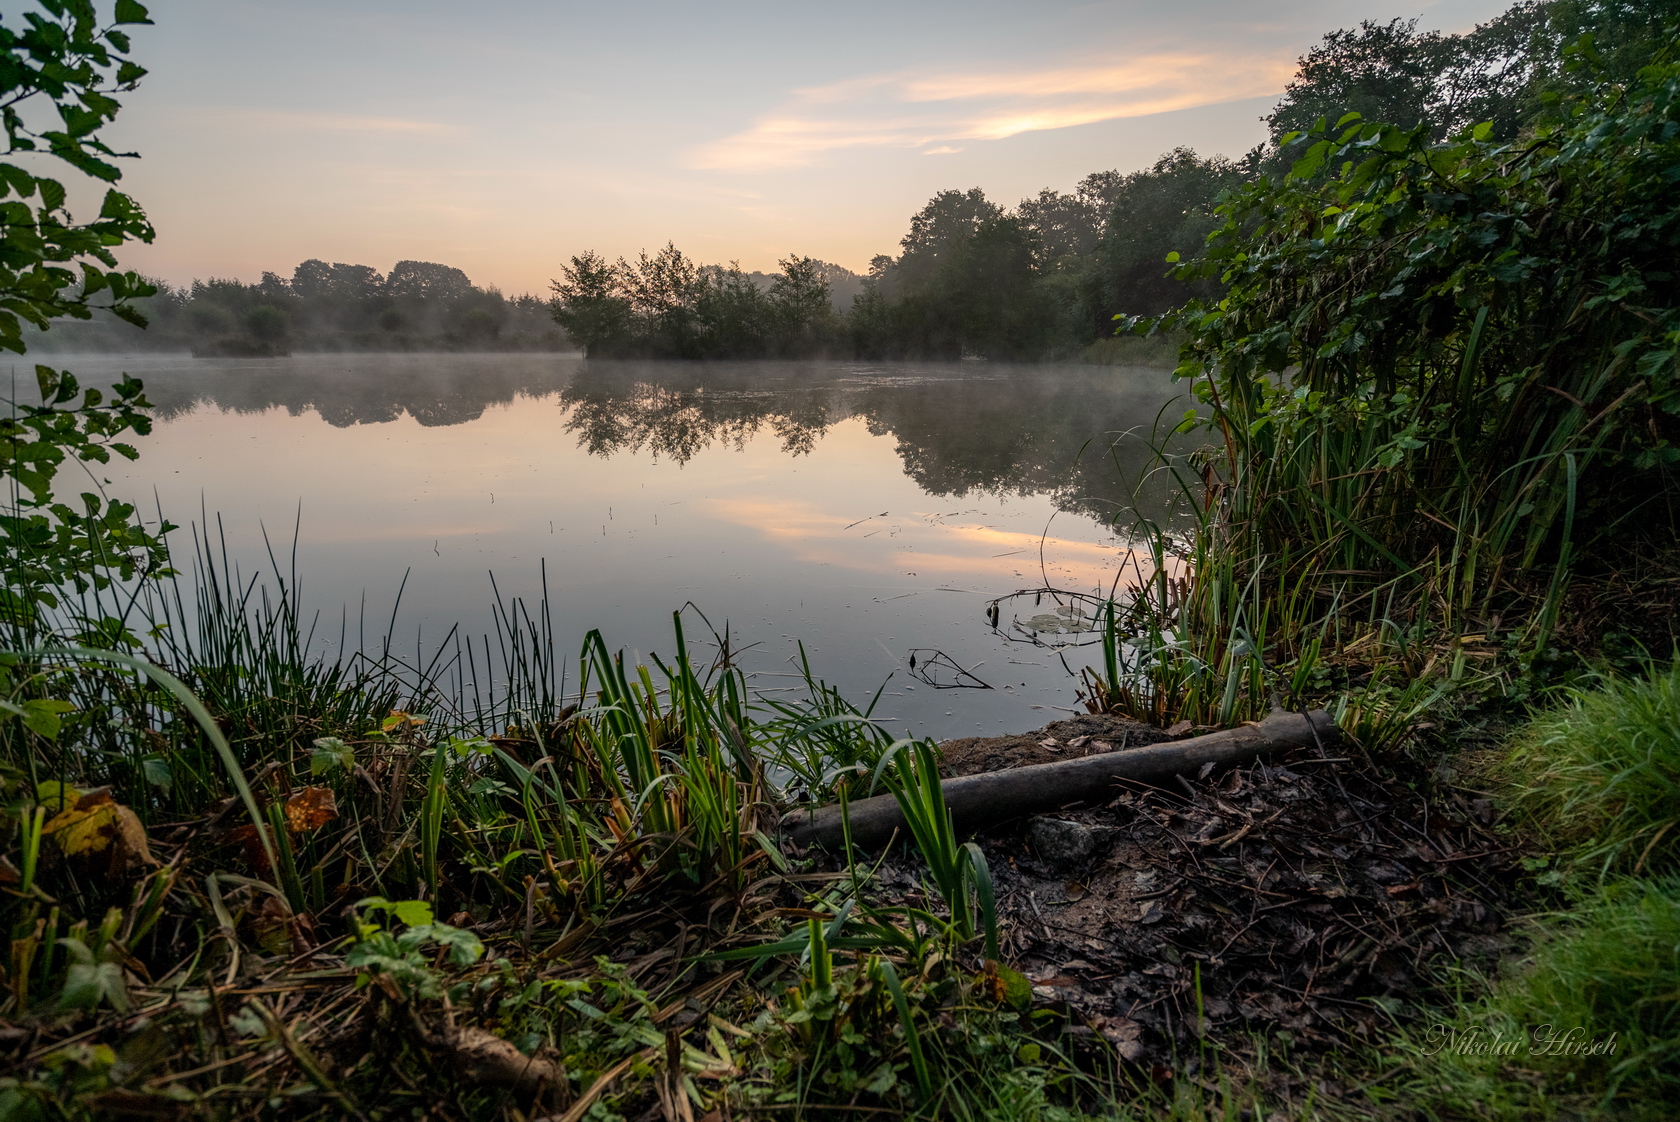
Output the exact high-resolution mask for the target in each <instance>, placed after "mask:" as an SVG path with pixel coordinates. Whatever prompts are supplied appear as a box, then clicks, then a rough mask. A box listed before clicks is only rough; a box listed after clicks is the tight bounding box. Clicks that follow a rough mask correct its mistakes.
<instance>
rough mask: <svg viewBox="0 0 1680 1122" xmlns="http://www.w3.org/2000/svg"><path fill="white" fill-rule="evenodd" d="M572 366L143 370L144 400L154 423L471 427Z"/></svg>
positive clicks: (342, 362) (458, 361) (387, 363)
mask: <svg viewBox="0 0 1680 1122" xmlns="http://www.w3.org/2000/svg"><path fill="white" fill-rule="evenodd" d="M574 366H575V362H573V361H569V360H565V359H553V358H547V357H543V358H537V357H533V358H530V359H523V360H517V359H516V360H511V361H509V360H502V359H500V356H498V358H497V359H490V360H476V359H474V358H473V357H471V356H460V355H452V356H448V357H447V358H444V359H441V360H440V358H438V357H433V356H424V357H417V358H410V357H407V356H400V357H399V356H389V357H386V356H375V357H369V356H357V357H356V358H354V359H344V358H339V357H337V356H334V357H333V358H330V359H329V358H326V357H324V356H323V357H322V358H321V359H319V360H318V361H306V360H304V359H301V358H292V359H286V360H281V361H279V362H270V361H264V360H251V361H239V362H228V363H218V364H216V365H215V366H209V365H208V364H206V363H204V362H203V360H197V364H196V365H190V366H187V365H184V366H183V367H182V368H181V369H179V370H173V369H163V370H149V371H147V372H146V373H145V375H144V381H145V383H146V396H147V397H148V398H150V399H151V401H152V403H153V404H154V405H155V406H156V409H157V415H158V416H160V417H163V418H166V419H167V418H170V417H175V416H180V415H181V414H184V413H187V412H190V411H191V410H193V409H194V408H196V407H198V406H200V405H209V406H213V407H214V408H217V409H220V410H223V411H224V412H230V413H261V412H265V411H266V410H269V409H272V408H274V407H276V406H279V407H280V408H283V409H285V410H286V412H288V413H290V414H291V415H292V416H294V417H296V416H300V415H302V414H304V413H307V412H310V411H311V410H313V411H314V412H316V413H318V414H320V416H321V419H322V420H324V421H326V422H327V423H328V424H329V425H332V426H334V427H335V428H348V427H350V426H352V425H372V424H381V423H383V422H386V421H395V420H397V419H398V418H400V417H402V416H403V415H404V414H407V415H408V416H411V417H413V418H414V419H415V420H416V421H418V422H419V423H420V424H422V425H425V426H427V427H438V426H444V425H459V424H463V423H465V422H467V421H473V420H477V419H478V418H479V417H481V416H483V415H484V412H485V410H486V409H489V408H490V407H492V406H494V405H505V404H507V403H509V402H511V401H513V400H514V399H515V398H516V397H521V396H540V395H543V394H550V393H554V392H556V391H558V390H559V389H560V388H561V387H562V386H564V385H565V384H566V382H567V381H568V378H569V375H570V374H571V371H572V369H573V367H574Z"/></svg>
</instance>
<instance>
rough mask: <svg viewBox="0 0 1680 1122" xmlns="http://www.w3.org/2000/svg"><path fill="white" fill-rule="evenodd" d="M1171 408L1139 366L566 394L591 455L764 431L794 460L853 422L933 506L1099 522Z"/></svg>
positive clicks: (744, 380) (633, 383) (1165, 389)
mask: <svg viewBox="0 0 1680 1122" xmlns="http://www.w3.org/2000/svg"><path fill="white" fill-rule="evenodd" d="M1175 396H1176V391H1175V390H1174V388H1173V386H1172V383H1171V380H1170V378H1169V377H1168V375H1167V374H1166V373H1165V372H1164V371H1160V370H1151V369H1145V368H1115V367H1086V366H1018V367H1005V366H999V365H997V364H987V365H984V366H979V365H971V364H961V365H946V366H938V365H929V366H871V365H867V364H858V363H811V364H799V363H785V364H784V363H709V364H706V365H703V366H697V365H694V364H678V363H662V362H601V361H594V362H588V363H585V364H583V366H582V367H581V368H580V369H579V371H578V373H577V376H576V377H575V378H573V379H572V381H571V383H570V384H569V385H567V387H566V388H565V389H564V390H563V391H562V392H561V395H560V397H561V401H562V402H564V403H565V404H566V405H567V407H568V415H567V419H566V428H567V430H568V431H570V432H573V433H575V434H577V437H578V441H579V444H580V445H581V446H582V447H584V448H586V449H587V450H588V451H589V452H590V453H591V454H594V455H600V456H611V455H614V454H616V453H623V452H633V451H644V450H645V451H649V452H651V453H653V454H654V455H656V456H662V457H666V458H668V459H671V460H674V461H676V462H677V463H678V464H681V463H685V462H687V461H688V460H689V459H691V458H693V457H694V456H695V455H697V454H699V453H700V452H701V451H703V450H705V449H707V448H709V447H712V446H714V445H717V446H724V447H735V448H740V447H743V446H744V445H745V443H746V441H748V440H749V439H751V438H752V437H753V436H755V435H756V434H757V433H758V432H759V431H760V430H761V429H768V430H769V431H770V432H772V433H774V435H775V436H776V438H777V439H778V440H779V441H780V443H781V446H782V450H783V451H784V452H786V453H788V454H790V455H794V456H797V455H801V454H804V453H808V452H810V451H811V449H812V448H813V447H814V446H815V445H816V442H817V441H818V440H820V439H821V438H822V435H823V433H824V432H826V431H827V430H828V428H829V427H830V426H832V425H834V424H836V423H837V422H839V421H842V420H845V419H846V418H848V417H854V416H856V417H861V418H862V419H863V420H864V421H865V422H866V423H867V424H868V426H869V429H870V431H871V432H873V433H875V434H876V435H878V436H883V435H890V436H892V437H893V438H894V439H895V440H896V441H897V446H898V454H899V457H900V458H901V459H902V460H903V463H904V470H905V472H906V473H907V474H908V475H909V476H910V477H911V478H912V479H914V480H915V481H916V482H917V483H918V484H919V485H920V486H921V487H922V489H923V490H925V491H927V492H928V493H930V494H934V495H943V496H952V497H959V498H960V497H962V496H964V495H967V494H969V493H971V492H982V493H987V494H1048V495H1051V496H1053V497H1054V498H1055V499H1056V501H1057V505H1058V506H1060V507H1061V508H1062V509H1065V510H1077V511H1080V512H1083V513H1086V514H1089V515H1092V516H1094V517H1097V518H1099V519H1103V520H1107V519H1110V518H1113V517H1114V516H1115V515H1117V514H1118V513H1120V512H1121V511H1122V510H1123V509H1125V508H1127V507H1128V506H1130V505H1131V503H1132V488H1133V486H1134V485H1135V484H1136V483H1137V482H1138V481H1139V480H1140V478H1142V477H1143V476H1144V474H1145V473H1146V472H1147V470H1148V468H1149V465H1150V456H1151V454H1150V448H1149V438H1150V433H1151V430H1152V429H1153V427H1154V422H1155V419H1156V417H1157V415H1158V414H1159V413H1160V411H1161V409H1162V407H1163V406H1164V405H1165V404H1166V403H1167V402H1168V401H1170V400H1171V399H1172V398H1173V397H1175ZM1153 490H1154V491H1155V492H1157V499H1159V497H1160V496H1159V494H1158V492H1159V491H1160V490H1161V488H1159V487H1157V488H1154V489H1153Z"/></svg>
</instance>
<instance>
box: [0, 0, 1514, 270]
mask: <svg viewBox="0 0 1680 1122" xmlns="http://www.w3.org/2000/svg"><path fill="white" fill-rule="evenodd" d="M1399 3H1402V4H1406V5H1408V6H1405V7H1397V6H1396V0H1387V2H1384V0H1342V2H1332V0H1269V2H1264V3H1261V2H1256V0H1173V2H1170V3H1169V2H1162V0H1108V2H1102V3H1089V2H1086V3H1074V2H1064V0H1035V2H1032V3H1019V2H1003V0H965V2H961V3H956V2H946V0H891V2H882V0H848V2H847V3H843V4H842V3H804V2H799V0H781V2H776V3H745V2H720V0H713V2H711V3H705V4H700V3H694V2H692V0H691V2H688V3H672V2H664V3H660V2H651V0H615V2H612V3H602V2H600V0H595V2H592V3H574V2H570V0H479V2H478V3H473V4H467V3H460V2H454V3H443V2H438V0H331V2H328V0H262V2H254V0H155V2H153V3H151V4H149V7H150V8H151V12H152V16H153V19H154V21H155V23H156V26H155V27H151V28H144V29H141V30H140V31H139V32H138V33H137V34H136V35H135V37H134V39H135V57H136V59H137V61H139V62H141V64H142V65H144V66H146V67H148V68H149V69H150V71H151V73H150V75H149V76H148V77H147V78H146V79H145V81H144V82H143V84H142V85H141V87H140V89H139V90H137V91H136V92H134V93H133V94H130V95H128V97H127V100H126V102H125V107H124V109H123V111H122V114H121V116H120V117H119V118H118V120H117V123H116V124H115V126H113V128H112V130H111V133H110V136H111V140H112V142H113V145H114V146H118V147H121V148H123V149H126V150H133V151H136V152H138V153H139V154H140V158H139V159H136V160H133V161H129V162H127V164H126V165H125V178H124V181H123V185H124V187H125V189H127V190H128V191H129V192H130V193H131V194H132V195H134V196H135V198H136V199H137V200H138V201H139V202H140V203H141V205H142V206H144V207H145V209H146V210H147V212H148V214H149V215H150V216H151V218H152V220H153V222H154V223H155V225H156V227H157V231H158V236H157V240H156V242H155V243H154V244H153V245H151V246H140V247H134V248H131V249H129V250H126V251H125V253H124V256H123V263H124V264H125V265H127V266H128V267H131V268H136V269H139V270H141V271H142V272H145V273H147V274H149V275H151V276H155V277H161V278H163V279H165V280H167V281H169V282H171V283H175V284H182V283H186V282H189V281H191V280H192V279H193V278H195V277H197V278H204V277H211V276H217V277H237V278H239V279H242V280H247V281H253V280H256V279H257V278H258V277H259V276H260V274H261V273H262V272H263V271H264V270H272V271H275V272H278V273H281V274H282V275H287V276H289V275H290V273H291V270H292V268H293V267H294V266H295V265H296V264H297V263H298V262H299V261H301V260H304V259H306V258H311V257H319V258H322V259H325V260H328V261H343V262H346V263H355V264H367V265H372V266H374V267H375V268H377V269H380V270H381V271H384V270H388V269H389V268H390V267H391V265H392V264H393V263H394V262H396V261H398V260H401V259H405V258H415V259H420V260H428V261H438V262H442V263H444V264H449V265H455V266H458V267H459V268H461V269H464V270H465V271H466V272H467V274H468V275H469V276H470V277H471V278H472V279H473V281H474V282H475V283H478V284H481V285H495V286H497V287H499V288H501V289H502V290H503V291H504V292H507V293H509V294H510V295H511V294H515V293H520V292H538V293H543V292H546V289H547V287H548V283H549V281H550V279H551V278H553V277H554V276H556V275H557V274H558V272H559V269H560V267H561V265H563V264H564V263H565V262H566V261H567V259H568V258H569V257H570V256H571V255H573V254H577V253H581V252H583V251H585V250H590V249H593V250H595V251H597V252H600V253H603V254H605V255H607V256H609V257H616V256H619V255H624V256H630V257H633V256H634V255H635V254H636V253H637V252H638V251H640V250H643V249H647V250H649V251H652V250H656V249H658V248H659V247H660V246H662V245H664V243H665V242H666V241H667V240H670V241H674V242H675V243H676V244H677V246H678V247H679V248H681V249H682V250H684V251H685V252H686V253H688V254H689V255H690V256H692V257H695V258H698V259H699V260H701V261H703V262H713V261H717V262H726V261H732V260H733V261H738V262H740V264H741V265H742V267H743V268H746V269H748V270H752V269H765V270H772V269H774V268H775V264H776V262H777V260H778V259H780V258H784V257H786V256H788V255H789V254H793V253H798V254H805V255H810V256H814V257H820V258H822V259H824V260H827V261H832V262H835V263H836V264H840V265H844V266H846V267H847V268H850V269H854V270H857V271H859V272H862V271H864V270H865V269H866V268H867V265H868V262H869V259H870V258H871V257H872V256H874V255H875V254H877V253H892V252H895V251H896V250H897V243H898V239H899V238H901V237H902V236H903V235H904V232H905V230H906V228H907V227H908V220H909V216H910V215H911V214H913V213H914V212H915V211H916V210H917V209H919V208H920V207H921V206H922V205H923V204H924V203H925V202H926V201H927V200H928V199H929V198H930V197H931V196H932V195H933V194H934V193H935V192H937V191H939V190H942V189H946V188H953V187H954V188H961V189H967V188H969V187H974V186H979V187H981V188H983V189H984V190H985V192H986V194H987V195H988V197H990V198H991V199H993V200H994V201H996V202H999V203H1001V204H1004V205H1013V204H1014V203H1016V202H1018V201H1019V200H1020V199H1022V198H1024V197H1028V196H1030V195H1034V194H1036V193H1037V192H1038V191H1039V189H1041V188H1044V187H1053V188H1056V189H1058V190H1071V189H1072V187H1073V186H1074V184H1075V183H1076V182H1077V181H1078V180H1079V179H1080V178H1081V177H1083V176H1084V175H1086V174H1088V173H1090V172H1093V171H1100V170H1106V169H1110V168H1117V169H1119V170H1121V171H1133V170H1137V169H1139V168H1144V167H1147V166H1149V165H1150V164H1152V163H1154V161H1155V159H1156V158H1157V157H1158V156H1159V155H1160V154H1161V153H1162V152H1164V151H1166V150H1168V149H1171V148H1173V147H1175V146H1177V145H1187V146H1189V147H1191V148H1194V149H1195V150H1196V151H1198V152H1200V153H1203V154H1211V153H1224V154H1226V155H1230V156H1239V155H1241V154H1242V153H1243V152H1245V151H1246V150H1248V149H1249V148H1250V147H1252V146H1253V145H1254V144H1256V143H1258V142H1259V141H1260V140H1261V139H1262V138H1263V137H1264V135H1265V133H1264V126H1263V125H1262V124H1261V122H1260V117H1261V116H1262V115H1264V114H1265V113H1266V111H1267V110H1268V109H1269V108H1270V107H1271V105H1272V104H1273V103H1274V102H1275V101H1276V99H1277V96H1278V94H1279V93H1280V92H1281V90H1282V89H1283V87H1284V85H1285V83H1286V82H1287V81H1288V79H1289V76H1290V74H1291V73H1292V72H1293V69H1294V64H1295V60H1296V59H1297V57H1298V56H1300V55H1301V54H1303V53H1304V52H1305V51H1307V50H1308V49H1309V48H1310V47H1311V46H1312V45H1313V44H1314V43H1315V42H1316V41H1317V40H1318V39H1319V37H1320V36H1322V35H1323V34H1324V33H1325V32H1327V31H1330V30H1333V29H1335V28H1337V27H1346V26H1352V25H1354V24H1356V23H1358V21H1360V20H1361V19H1380V20H1384V21H1386V20H1388V19H1391V18H1393V17H1395V16H1403V17H1406V18H1412V17H1417V18H1419V19H1420V21H1421V23H1422V25H1423V26H1425V27H1434V28H1441V29H1445V30H1453V31H1458V30H1466V29H1468V28H1469V27H1471V26H1472V25H1474V24H1475V23H1476V22H1478V21H1481V20H1486V19H1488V18H1491V17H1492V16H1494V15H1496V14H1497V13H1498V12H1500V11H1502V10H1503V9H1504V8H1505V7H1507V6H1509V0H1437V2H1434V3H1427V2H1424V0H1399ZM6 7H8V8H13V7H15V5H12V4H8V5H6ZM101 7H102V8H103V7H104V4H103V2H102V3H101Z"/></svg>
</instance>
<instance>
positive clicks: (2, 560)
mask: <svg viewBox="0 0 1680 1122" xmlns="http://www.w3.org/2000/svg"><path fill="white" fill-rule="evenodd" d="M35 374H36V380H37V383H38V386H39V389H40V393H41V402H42V404H40V405H30V404H13V406H12V412H11V415H10V416H7V417H0V480H4V481H5V482H6V483H7V484H9V485H10V486H9V488H8V489H9V491H10V494H9V495H8V496H7V500H8V501H7V502H6V505H5V507H4V508H0V568H4V569H5V571H6V574H7V579H6V586H5V588H4V589H0V619H3V620H5V621H6V622H8V623H10V624H13V625H27V624H29V623H30V622H31V621H32V620H34V618H35V617H36V614H37V613H38V612H39V610H40V609H41V608H43V607H46V608H54V607H58V606H59V603H60V598H61V596H62V594H63V590H64V589H67V588H69V589H75V590H76V591H78V592H86V591H87V590H89V589H90V588H91V589H105V588H108V587H110V585H111V583H112V581H113V580H121V581H129V580H132V579H134V577H135V576H136V575H137V574H148V573H157V572H160V571H161V570H162V569H163V568H164V567H165V566H166V564H167V553H166V551H165V549H164V545H163V535H164V534H165V533H167V532H168V531H169V530H170V529H172V528H173V527H171V526H169V525H167V524H165V525H162V526H160V527H159V528H158V530H157V531H156V532H155V533H154V532H150V531H148V530H147V529H146V528H145V527H143V526H142V525H140V524H139V522H138V521H136V520H135V517H134V514H135V512H134V507H133V506H132V505H130V504H128V503H125V502H120V501H108V500H106V499H104V498H102V497H101V496H100V495H98V494H95V493H93V492H91V491H89V492H84V493H83V494H82V495H81V501H80V507H81V509H80V510H78V509H75V508H74V507H72V506H71V505H70V504H69V503H66V502H63V501H61V500H59V499H57V498H55V496H54V492H53V484H54V481H55V480H56V479H57V477H58V472H59V469H60V468H61V467H63V466H64V464H65V462H66V461H67V460H68V461H72V462H75V463H81V464H104V463H109V462H110V460H111V454H112V453H113V452H114V453H116V454H117V455H119V456H122V457H124V458H125V459H130V460H132V459H134V457H135V456H136V455H138V453H137V452H136V451H135V450H134V447H133V446H132V445H130V444H126V443H124V442H123V441H122V440H121V439H120V438H121V437H122V436H123V435H124V434H125V433H128V432H133V433H136V434H138V435H145V434H146V433H148V432H150V431H151V419H150V418H149V417H148V416H147V415H146V413H145V410H146V409H147V408H148V403H147V401H146V398H145V396H144V394H143V393H142V387H141V385H140V382H139V381H138V380H136V379H133V378H125V379H123V381H122V382H120V383H118V384H117V385H116V386H114V387H112V389H111V394H112V398H111V400H110V401H107V400H106V399H105V395H104V394H102V393H101V392H100V391H99V390H95V389H88V390H85V391H84V390H81V387H80V386H79V385H78V383H77V381H76V379H75V377H74V376H73V375H71V374H69V373H68V372H60V371H56V370H52V369H50V368H48V367H45V366H37V367H36V368H35ZM78 392H80V394H81V401H80V402H79V403H78V402H77V401H76V397H77V394H78Z"/></svg>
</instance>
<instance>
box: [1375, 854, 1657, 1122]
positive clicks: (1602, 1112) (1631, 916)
mask: <svg viewBox="0 0 1680 1122" xmlns="http://www.w3.org/2000/svg"><path fill="white" fill-rule="evenodd" d="M1465 984H1466V991H1467V994H1469V995H1476V994H1479V995H1480V996H1467V999H1466V1000H1465V1001H1464V1002H1463V1003H1462V1004H1461V1005H1460V1006H1459V1007H1458V1008H1457V1009H1456V1010H1450V1011H1448V1012H1447V1013H1446V1015H1445V1016H1444V1017H1443V1018H1442V1019H1441V1020H1440V1021H1439V1022H1435V1023H1430V1024H1427V1025H1424V1026H1422V1027H1419V1028H1416V1029H1414V1030H1413V1031H1412V1032H1410V1033H1409V1034H1407V1035H1406V1036H1405V1037H1404V1038H1402V1040H1403V1043H1402V1051H1401V1053H1400V1055H1399V1056H1398V1057H1391V1058H1390V1063H1391V1064H1394V1065H1397V1066H1398V1067H1399V1068H1400V1069H1401V1070H1402V1071H1404V1072H1405V1076H1404V1078H1402V1079H1400V1080H1397V1081H1396V1083H1395V1090H1397V1091H1398V1092H1400V1097H1401V1100H1402V1101H1403V1102H1406V1103H1407V1104H1408V1105H1409V1106H1410V1107H1411V1108H1413V1109H1417V1108H1419V1107H1421V1108H1423V1109H1424V1110H1425V1111H1426V1113H1428V1114H1430V1115H1432V1116H1435V1117H1467V1116H1473V1117H1483V1118H1498V1119H1527V1118H1552V1117H1580V1116H1583V1115H1585V1116H1587V1117H1600V1116H1603V1117H1616V1118H1630V1119H1643V1118H1653V1119H1654V1118H1668V1117H1672V1110H1673V1106H1672V1104H1673V1096H1674V1095H1675V1094H1676V1092H1677V1091H1680V879H1677V878H1674V877H1666V878H1663V879H1661V880H1653V881H1645V880H1627V881H1621V882H1617V883H1616V884H1614V885H1612V886H1610V887H1609V888H1608V889H1607V890H1606V891H1604V892H1603V893H1602V894H1600V895H1598V896H1596V897H1594V898H1592V899H1591V900H1589V901H1588V902H1586V903H1585V904H1583V905H1581V906H1580V907H1579V908H1578V909H1577V910H1576V911H1574V912H1572V913H1568V914H1564V915H1560V916H1554V917H1551V918H1549V919H1547V920H1545V921H1543V923H1542V924H1541V927H1540V930H1539V932H1538V935H1537V937H1536V939H1535V942H1534V944H1533V946H1532V947H1531V948H1530V950H1529V952H1528V953H1527V954H1526V955H1525V956H1524V957H1523V959H1522V961H1521V962H1519V963H1516V964H1514V965H1513V966H1512V968H1511V969H1510V970H1509V971H1508V972H1507V973H1506V975H1505V977H1503V978H1502V979H1500V980H1498V981H1496V982H1493V983H1487V982H1485V981H1482V980H1479V979H1467V980H1466V983H1465ZM1593 1042H1599V1043H1600V1044H1602V1045H1604V1046H1605V1047H1603V1048H1601V1049H1599V1050H1598V1051H1599V1053H1600V1054H1593V1049H1591V1048H1589V1047H1588V1045H1591V1044H1592V1043H1593ZM1611 1044H1613V1045H1614V1049H1613V1051H1612V1050H1610V1049H1609V1047H1608V1046H1609V1045H1611ZM1388 1097H1392V1092H1391V1093H1390V1095H1389V1096H1388Z"/></svg>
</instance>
